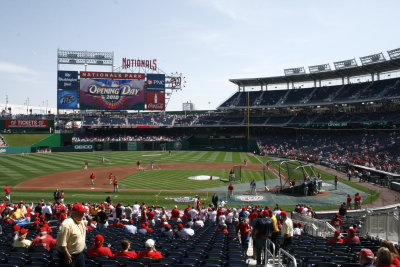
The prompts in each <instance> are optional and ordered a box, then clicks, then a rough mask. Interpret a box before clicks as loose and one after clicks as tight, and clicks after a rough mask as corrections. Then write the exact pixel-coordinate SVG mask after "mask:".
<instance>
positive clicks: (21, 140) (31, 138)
mask: <svg viewBox="0 0 400 267" xmlns="http://www.w3.org/2000/svg"><path fill="white" fill-rule="evenodd" d="M50 135H51V134H2V136H3V137H4V139H5V140H6V142H7V145H8V146H30V145H33V144H36V143H37V142H39V141H41V140H43V139H45V138H47V137H49V136H50Z"/></svg>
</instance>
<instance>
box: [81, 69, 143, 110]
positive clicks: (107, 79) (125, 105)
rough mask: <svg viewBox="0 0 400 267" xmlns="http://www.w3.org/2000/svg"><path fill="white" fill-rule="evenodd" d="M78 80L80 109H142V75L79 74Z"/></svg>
mask: <svg viewBox="0 0 400 267" xmlns="http://www.w3.org/2000/svg"><path fill="white" fill-rule="evenodd" d="M80 78H81V79H80V97H79V104H80V109H95V110H138V109H144V104H145V89H144V84H145V74H144V73H114V72H81V73H80Z"/></svg>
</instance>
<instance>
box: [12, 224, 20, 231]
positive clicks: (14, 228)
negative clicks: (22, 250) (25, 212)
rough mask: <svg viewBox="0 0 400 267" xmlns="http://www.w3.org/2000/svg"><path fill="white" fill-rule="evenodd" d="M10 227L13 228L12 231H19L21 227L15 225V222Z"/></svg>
mask: <svg viewBox="0 0 400 267" xmlns="http://www.w3.org/2000/svg"><path fill="white" fill-rule="evenodd" d="M12 228H13V230H14V232H15V231H19V229H21V227H20V226H19V225H17V224H16V225H14V226H13V227H12Z"/></svg>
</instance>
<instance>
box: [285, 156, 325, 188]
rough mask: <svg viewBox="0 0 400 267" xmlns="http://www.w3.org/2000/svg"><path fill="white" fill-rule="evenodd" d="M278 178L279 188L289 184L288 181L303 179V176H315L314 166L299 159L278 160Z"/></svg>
mask: <svg viewBox="0 0 400 267" xmlns="http://www.w3.org/2000/svg"><path fill="white" fill-rule="evenodd" d="M278 170H279V179H280V181H281V190H282V189H283V188H284V187H285V186H290V181H292V180H295V181H301V182H302V181H303V180H304V179H305V178H311V177H316V176H317V175H316V174H315V172H314V167H313V166H311V165H308V164H307V163H305V162H301V161H299V160H279V169H278Z"/></svg>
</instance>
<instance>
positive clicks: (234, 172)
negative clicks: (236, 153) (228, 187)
mask: <svg viewBox="0 0 400 267" xmlns="http://www.w3.org/2000/svg"><path fill="white" fill-rule="evenodd" d="M221 181H223V182H236V181H239V182H241V181H242V166H240V165H235V166H233V167H232V169H231V170H230V172H229V175H228V177H227V178H223V179H221Z"/></svg>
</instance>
